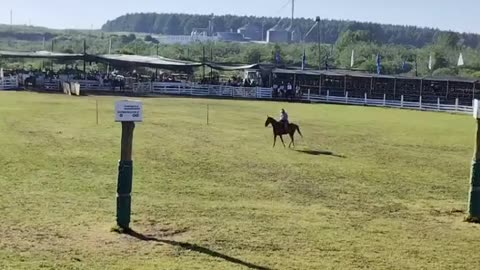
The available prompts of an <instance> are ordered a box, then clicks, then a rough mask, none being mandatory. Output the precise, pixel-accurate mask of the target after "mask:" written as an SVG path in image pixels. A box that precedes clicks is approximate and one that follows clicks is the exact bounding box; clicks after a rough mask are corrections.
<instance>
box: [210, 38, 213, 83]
mask: <svg viewBox="0 0 480 270" xmlns="http://www.w3.org/2000/svg"><path fill="white" fill-rule="evenodd" d="M210 63H213V47H212V45H210ZM212 81H213V68H212V67H211V66H210V83H212Z"/></svg>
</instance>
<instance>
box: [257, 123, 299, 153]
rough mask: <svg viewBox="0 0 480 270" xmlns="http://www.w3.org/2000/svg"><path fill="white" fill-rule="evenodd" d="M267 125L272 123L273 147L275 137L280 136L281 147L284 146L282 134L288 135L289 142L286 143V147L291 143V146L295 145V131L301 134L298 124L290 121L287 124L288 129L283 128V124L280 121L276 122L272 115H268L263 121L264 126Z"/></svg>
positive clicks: (275, 141) (275, 140)
mask: <svg viewBox="0 0 480 270" xmlns="http://www.w3.org/2000/svg"><path fill="white" fill-rule="evenodd" d="M269 125H272V127H273V147H275V144H276V143H277V137H278V136H280V139H281V140H282V143H283V147H286V146H285V142H284V141H283V135H287V134H288V135H290V139H291V142H290V144H289V145H288V148H290V147H291V146H292V144H293V147H295V132H297V131H298V134H300V136H302V138H303V135H302V132H301V131H300V127H299V126H298V125H295V124H293V123H290V124H289V125H288V129H287V130H285V125H284V124H283V123H282V122H278V121H277V120H275V119H273V118H272V117H270V116H268V118H267V121H266V122H265V127H268V126H269Z"/></svg>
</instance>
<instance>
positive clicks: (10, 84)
mask: <svg viewBox="0 0 480 270" xmlns="http://www.w3.org/2000/svg"><path fill="white" fill-rule="evenodd" d="M14 89H18V79H17V77H5V78H3V79H0V90H14Z"/></svg>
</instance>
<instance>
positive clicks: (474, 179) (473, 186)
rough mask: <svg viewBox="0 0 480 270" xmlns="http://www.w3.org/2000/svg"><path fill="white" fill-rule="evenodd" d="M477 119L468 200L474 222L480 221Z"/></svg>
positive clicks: (479, 145) (479, 132) (478, 125)
mask: <svg viewBox="0 0 480 270" xmlns="http://www.w3.org/2000/svg"><path fill="white" fill-rule="evenodd" d="M475 117H476V115H475ZM476 121H477V135H476V138H475V155H474V157H473V162H472V173H471V180H470V181H471V182H470V197H469V200H468V220H469V221H472V222H480V119H479V118H477V119H476Z"/></svg>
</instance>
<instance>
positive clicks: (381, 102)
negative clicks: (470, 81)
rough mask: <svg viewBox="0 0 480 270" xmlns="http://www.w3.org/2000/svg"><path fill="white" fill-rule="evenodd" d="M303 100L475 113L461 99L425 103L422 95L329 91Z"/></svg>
mask: <svg viewBox="0 0 480 270" xmlns="http://www.w3.org/2000/svg"><path fill="white" fill-rule="evenodd" d="M302 100H305V101H310V102H313V103H339V104H348V105H363V106H376V107H389V108H400V109H412V110H421V111H438V112H449V113H465V114H471V113H473V108H472V106H465V105H459V99H458V98H457V99H456V100H455V104H441V103H440V98H438V99H437V103H423V102H422V97H419V98H418V102H412V101H404V97H403V96H401V97H400V100H387V99H386V96H384V97H383V99H370V98H368V96H367V94H365V97H364V98H353V97H349V96H348V92H347V94H346V95H345V96H344V97H343V96H342V97H339V96H330V95H329V93H328V91H327V95H310V96H309V97H305V98H303V99H302Z"/></svg>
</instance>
